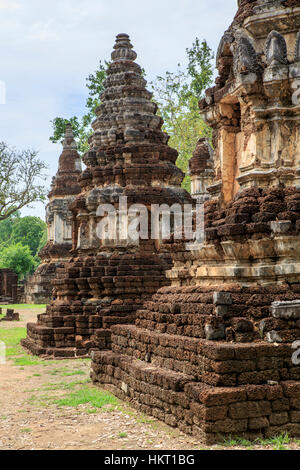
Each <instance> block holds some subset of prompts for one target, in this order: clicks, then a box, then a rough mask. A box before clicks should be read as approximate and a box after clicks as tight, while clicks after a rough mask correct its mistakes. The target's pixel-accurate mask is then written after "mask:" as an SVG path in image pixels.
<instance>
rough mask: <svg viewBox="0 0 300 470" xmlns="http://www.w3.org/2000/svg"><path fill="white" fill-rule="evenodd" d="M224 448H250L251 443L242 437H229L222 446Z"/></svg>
mask: <svg viewBox="0 0 300 470" xmlns="http://www.w3.org/2000/svg"><path fill="white" fill-rule="evenodd" d="M223 445H224V446H225V447H250V446H252V445H253V442H250V441H248V440H247V439H243V438H242V437H229V439H226V440H225V441H224V444H223Z"/></svg>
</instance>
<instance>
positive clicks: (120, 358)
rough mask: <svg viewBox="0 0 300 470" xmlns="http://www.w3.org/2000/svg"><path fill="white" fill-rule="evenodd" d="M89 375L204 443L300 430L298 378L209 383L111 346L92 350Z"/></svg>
mask: <svg viewBox="0 0 300 470" xmlns="http://www.w3.org/2000/svg"><path fill="white" fill-rule="evenodd" d="M91 377H92V380H93V382H94V383H100V384H101V387H104V388H106V389H108V390H110V391H111V392H112V393H114V394H115V395H116V396H117V397H119V398H120V399H122V400H125V401H128V402H130V404H131V405H133V406H134V407H135V408H137V409H138V410H139V411H141V412H143V413H146V414H148V415H151V416H153V417H155V418H157V419H159V420H161V421H164V422H165V423H166V424H168V425H170V426H174V427H178V428H179V429H180V430H181V431H183V432H185V433H187V434H191V435H193V436H195V437H197V438H199V439H200V440H201V441H202V442H204V443H206V444H208V445H212V444H215V443H218V442H222V440H224V439H225V438H229V437H233V436H239V437H244V438H247V439H250V440H251V439H255V438H258V437H271V436H275V435H278V434H280V433H282V432H288V433H289V435H290V436H294V437H298V436H300V383H299V381H297V382H296V381H281V382H280V383H278V384H276V383H275V382H274V385H268V384H261V385H255V384H252V385H249V384H248V385H241V386H237V387H214V386H210V385H207V384H204V383H199V382H196V381H195V380H193V377H192V376H189V375H186V374H183V373H180V372H175V371H170V370H167V369H165V368H161V367H157V366H154V365H152V364H147V363H145V362H142V361H139V360H137V359H134V358H132V357H128V356H124V355H120V354H116V353H113V352H111V351H100V352H93V353H92V373H91Z"/></svg>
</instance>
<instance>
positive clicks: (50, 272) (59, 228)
mask: <svg viewBox="0 0 300 470" xmlns="http://www.w3.org/2000/svg"><path fill="white" fill-rule="evenodd" d="M80 173H81V158H80V156H79V154H78V152H77V148H76V142H75V140H74V136H73V132H72V128H71V125H70V124H68V125H67V127H66V134H65V138H64V142H63V151H62V154H61V155H60V157H59V162H58V171H57V173H56V176H55V177H54V178H53V180H52V185H51V190H50V193H49V195H48V198H49V202H48V204H47V206H46V223H47V226H48V241H47V244H46V246H45V247H44V248H43V249H42V251H41V252H40V253H39V256H40V258H41V264H40V265H39V266H38V268H37V270H36V271H35V273H34V274H33V276H30V277H29V279H28V280H27V281H26V283H25V286H24V287H25V289H24V299H23V300H24V302H25V303H29V304H44V303H45V304H47V303H50V302H51V300H52V298H53V296H55V292H53V287H52V280H53V279H55V277H56V272H57V270H58V269H62V268H63V267H64V265H65V262H66V261H67V260H69V259H70V257H71V255H70V250H71V249H72V221H73V218H72V213H71V212H70V210H69V208H68V207H69V204H70V203H71V202H72V201H73V200H74V199H75V196H76V195H77V194H79V193H80V186H79V185H78V183H77V179H78V177H79V175H80Z"/></svg>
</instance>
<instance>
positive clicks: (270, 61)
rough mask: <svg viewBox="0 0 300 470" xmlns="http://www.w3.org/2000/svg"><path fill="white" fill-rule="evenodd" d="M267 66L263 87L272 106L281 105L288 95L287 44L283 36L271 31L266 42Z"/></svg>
mask: <svg viewBox="0 0 300 470" xmlns="http://www.w3.org/2000/svg"><path fill="white" fill-rule="evenodd" d="M265 53H266V62H267V68H266V70H265V73H264V78H263V81H264V88H265V92H266V95H267V96H268V97H269V98H270V101H271V104H272V105H273V106H281V105H282V104H284V100H285V98H286V97H287V95H288V92H287V90H289V86H288V79H289V68H288V60H287V46H286V41H285V39H284V37H283V36H282V35H281V34H280V33H278V32H277V31H271V32H270V34H269V35H268V38H267V42H266V52H265Z"/></svg>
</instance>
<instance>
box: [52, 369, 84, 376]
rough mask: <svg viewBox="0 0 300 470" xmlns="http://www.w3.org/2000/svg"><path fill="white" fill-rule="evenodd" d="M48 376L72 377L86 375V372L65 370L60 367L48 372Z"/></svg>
mask: <svg viewBox="0 0 300 470" xmlns="http://www.w3.org/2000/svg"><path fill="white" fill-rule="evenodd" d="M48 374H50V375H60V376H61V377H73V376H74V375H87V373H86V372H84V371H83V370H80V369H76V370H71V369H67V368H66V367H62V368H61V369H53V370H51V371H50V372H48Z"/></svg>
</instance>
